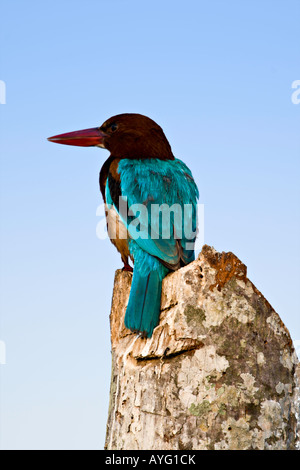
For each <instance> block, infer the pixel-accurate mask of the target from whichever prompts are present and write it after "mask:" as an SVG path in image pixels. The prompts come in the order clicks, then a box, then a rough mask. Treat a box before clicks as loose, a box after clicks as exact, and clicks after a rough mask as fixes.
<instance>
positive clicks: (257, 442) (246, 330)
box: [105, 245, 299, 450]
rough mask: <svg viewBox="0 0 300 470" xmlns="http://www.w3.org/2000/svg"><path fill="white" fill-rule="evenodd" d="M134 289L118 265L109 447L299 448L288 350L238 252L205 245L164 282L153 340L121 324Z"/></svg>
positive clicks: (292, 359) (292, 367)
mask: <svg viewBox="0 0 300 470" xmlns="http://www.w3.org/2000/svg"><path fill="white" fill-rule="evenodd" d="M130 285H131V274H130V273H128V272H123V271H121V270H119V271H117V272H116V276H115V283H114V293H113V300H112V309H111V315H110V323H111V341H112V379H111V392H110V405H109V416H108V421H107V436H106V443H105V447H106V448H107V449H120V450H121V449H124V450H129V449H131V450H133V449H150V450H152V449H153V450H158V449H161V450H164V449H166V450H177V449H185V450H187V449H190V450H197V449H215V450H218V449H295V448H297V445H298V443H299V440H298V439H299V438H298V435H297V426H298V425H299V387H298V379H297V374H296V367H297V357H296V355H295V351H294V347H293V344H292V341H291V338H290V335H289V332H288V330H287V328H286V327H285V325H284V324H283V322H282V321H281V319H280V317H279V315H278V314H277V313H276V312H275V311H274V309H273V308H272V306H271V305H270V304H269V302H268V301H267V300H266V299H265V298H264V297H263V295H262V294H261V293H260V292H259V291H258V289H257V288H256V287H255V286H254V285H253V284H252V283H251V281H250V280H249V279H248V278H247V269H246V266H245V265H244V264H243V263H242V262H241V261H240V260H239V259H238V258H237V257H236V256H235V255H234V254H232V253H218V252H216V251H215V250H214V249H213V248H211V247H209V246H207V245H205V246H204V247H203V249H202V252H201V253H200V255H199V257H198V258H197V259H196V260H195V261H194V262H193V263H191V264H190V265H188V266H186V267H184V268H182V269H180V270H179V271H176V272H174V273H172V274H169V275H168V276H167V277H166V278H165V279H164V281H163V291H162V303H161V316H160V323H159V325H158V326H157V327H156V328H155V330H154V333H153V336H152V338H150V339H143V338H139V337H137V336H136V335H135V334H133V333H131V332H130V331H129V330H127V329H126V328H125V326H124V314H125V310H126V305H127V302H128V296H129V291H130Z"/></svg>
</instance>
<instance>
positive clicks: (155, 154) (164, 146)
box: [48, 113, 174, 160]
mask: <svg viewBox="0 0 300 470" xmlns="http://www.w3.org/2000/svg"><path fill="white" fill-rule="evenodd" d="M48 140H50V142H56V143H58V144H65V145H77V146H81V147H91V146H97V147H101V148H105V149H107V150H109V151H110V154H111V156H112V157H115V158H138V159H140V158H159V159H161V160H174V155H173V153H172V150H171V147H170V144H169V142H168V140H167V138H166V136H165V134H164V132H163V130H162V128H161V127H160V126H159V125H158V124H156V122H154V121H152V119H150V118H148V117H147V116H143V115H142V114H129V113H128V114H118V115H116V116H113V117H111V118H109V119H108V120H107V121H105V122H104V123H103V124H102V126H100V127H95V128H92V129H85V130H82V131H75V132H69V133H67V134H60V135H56V136H53V137H49V139H48Z"/></svg>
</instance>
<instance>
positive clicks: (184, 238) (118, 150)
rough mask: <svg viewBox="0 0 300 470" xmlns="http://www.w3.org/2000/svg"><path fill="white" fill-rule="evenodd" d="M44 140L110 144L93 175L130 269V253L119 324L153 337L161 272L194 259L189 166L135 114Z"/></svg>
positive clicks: (161, 135)
mask: <svg viewBox="0 0 300 470" xmlns="http://www.w3.org/2000/svg"><path fill="white" fill-rule="evenodd" d="M48 140H50V141H51V142H56V143H59V144H66V145H77V146H82V147H90V146H97V147H101V148H104V149H107V150H109V152H110V156H109V157H108V159H107V160H106V161H105V163H104V165H103V166H102V168H101V171H100V178H99V181H100V190H101V193H102V196H103V199H104V202H105V204H106V220H107V226H108V234H109V236H110V238H111V241H112V243H113V244H114V245H115V246H116V248H117V250H118V251H119V252H120V254H121V258H122V261H123V263H124V268H123V269H125V270H132V268H131V267H130V265H129V261H128V260H129V258H130V259H131V260H132V262H133V263H134V269H133V279H132V285H131V291H130V297H129V301H128V305H127V309H126V314H125V326H126V327H127V328H129V329H130V330H132V331H134V332H137V333H139V334H140V335H141V336H142V337H148V338H149V337H151V336H152V333H153V329H154V328H155V327H156V326H157V325H158V323H159V314H160V304H161V288H162V280H163V278H164V277H165V276H166V275H167V274H168V272H170V271H175V270H177V269H179V268H180V267H181V266H185V265H186V264H188V263H190V262H191V261H193V260H194V259H195V255H194V242H195V238H196V228H197V220H196V219H197V208H196V206H197V199H198V197H199V195H198V189H197V186H196V184H195V181H194V179H193V176H192V173H191V171H190V170H189V168H188V167H187V166H186V165H185V164H184V163H183V162H182V161H181V160H179V159H177V158H175V157H174V155H173V153H172V150H171V147H170V144H169V142H168V140H167V138H166V136H165V134H164V132H163V130H162V128H161V127H160V126H159V125H158V124H156V123H155V122H154V121H153V120H152V119H150V118H148V117H146V116H143V115H141V114H119V115H117V116H113V117H111V118H110V119H108V120H107V121H105V122H104V124H102V126H100V127H95V128H92V129H85V130H82V131H75V132H70V133H67V134H60V135H56V136H53V137H50V138H49V139H48ZM121 206H122V208H123V209H122V208H121ZM124 207H125V208H126V210H124ZM144 209H145V210H144ZM137 214H139V215H137ZM166 215H168V217H169V220H167V218H166V217H165V216H166ZM114 224H115V225H114ZM114 226H116V227H117V228H116V229H115V230H114V229H113V228H114ZM111 227H112V228H111Z"/></svg>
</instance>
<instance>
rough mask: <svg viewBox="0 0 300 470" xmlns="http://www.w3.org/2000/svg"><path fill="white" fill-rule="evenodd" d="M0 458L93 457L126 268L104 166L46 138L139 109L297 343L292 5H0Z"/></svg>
mask: <svg viewBox="0 0 300 470" xmlns="http://www.w3.org/2000/svg"><path fill="white" fill-rule="evenodd" d="M0 8H1V10H0V11H1V33H0V44H1V58H0V61H1V62H0V65H1V68H0V80H3V81H4V82H5V83H6V104H5V105H4V104H0V113H1V115H0V125H1V127H0V137H1V141H0V150H1V167H0V170H1V174H0V183H1V192H0V204H1V205H0V211H1V224H0V254H1V266H0V273H1V278H0V294H1V299H0V307H1V333H0V339H1V340H2V341H5V344H6V356H7V357H6V365H1V366H0V371H1V372H0V373H1V446H2V448H3V449H101V448H103V444H104V436H105V425H106V417H107V407H108V394H109V381H110V331H109V320H108V317H109V311H110V302H111V294H112V287H113V279H114V272H115V270H116V269H117V268H119V267H121V263H120V258H119V255H118V253H117V252H116V251H115V249H114V247H113V246H112V245H111V244H110V243H109V241H108V240H99V239H98V238H97V237H96V226H97V223H98V222H99V217H97V216H96V210H97V207H98V206H99V204H101V202H102V201H101V196H100V193H99V189H98V174H99V170H100V168H101V165H102V163H103V162H104V160H105V159H106V158H107V156H108V152H107V151H104V150H100V149H97V148H91V149H89V148H88V149H85V148H79V147H78V148H76V147H67V146H59V145H54V144H51V143H49V142H47V140H46V138H47V137H49V136H51V135H54V134H59V133H63V132H68V131H73V130H77V129H83V128H88V127H95V126H97V125H100V124H101V123H102V122H103V121H105V120H106V119H107V118H108V117H110V116H111V115H114V114H117V113H122V112H138V113H141V114H146V115H148V116H149V117H151V118H152V119H154V120H156V121H157V122H158V123H159V124H160V125H161V126H162V127H163V129H164V131H165V133H166V135H167V137H168V139H169V141H170V143H171V145H172V149H173V153H174V154H175V155H176V156H177V157H178V158H181V159H182V160H184V161H185V163H186V164H187V165H188V166H189V167H190V168H191V170H192V172H193V175H194V177H195V180H196V182H197V184H198V187H199V191H200V203H202V204H204V206H205V242H206V243H207V244H209V245H213V246H214V247H215V248H216V249H217V250H219V251H232V252H234V253H235V254H236V255H237V256H238V257H239V258H240V259H241V260H242V261H243V262H244V263H245V264H246V265H247V266H248V276H249V278H250V279H251V280H252V282H254V284H255V285H256V286H257V288H258V289H259V290H261V291H262V292H263V294H264V295H265V297H266V298H267V299H268V300H269V302H270V303H271V304H272V305H273V307H274V308H275V310H276V311H277V312H278V313H279V314H280V316H281V318H282V320H283V321H284V323H285V324H286V326H287V327H288V329H289V331H290V333H291V336H292V338H293V339H294V340H295V341H296V340H297V341H299V340H300V325H299V310H300V300H299V299H300V297H299V284H300V282H299V281H300V268H299V265H300V216H299V202H300V187H299V176H300V165H299V156H300V144H299V121H300V119H299V117H300V104H298V105H297V104H293V102H292V100H291V96H292V93H293V91H294V90H293V89H292V83H293V81H295V80H299V79H300V70H299V63H300V61H299V40H300V38H299V14H300V11H299V10H300V5H299V1H294V0H287V1H286V2H283V1H276V0H275V1H274V0H272V1H268V0H264V1H258V0H254V1H253V0H252V1H248V0H246V1H243V2H241V1H237V0H236V1H233V0H228V1H226V2H225V1H217V0H212V1H210V2H208V1H206V2H205V1H199V0H197V1H196V0H187V1H185V2H179V1H176V0H172V1H170V0H165V1H163V2H161V1H157V0H152V1H151V2H141V1H135V0H110V1H109V2H108V1H102V0H98V1H97V0H86V1H85V2H82V1H81V2H79V1H76V0H60V1H57V0H52V1H51V2H50V1H45V2H38V1H33V0H28V1H26V2H24V1H21V0H13V1H11V2H7V1H4V0H2V1H1V2H0Z"/></svg>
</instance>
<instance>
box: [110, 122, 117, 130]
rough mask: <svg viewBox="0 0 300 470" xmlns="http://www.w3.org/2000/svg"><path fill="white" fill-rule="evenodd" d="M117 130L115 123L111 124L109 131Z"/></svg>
mask: <svg viewBox="0 0 300 470" xmlns="http://www.w3.org/2000/svg"><path fill="white" fill-rule="evenodd" d="M117 129H118V126H117V124H115V123H113V124H112V125H111V126H110V130H111V131H112V132H115V131H116V130H117Z"/></svg>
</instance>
